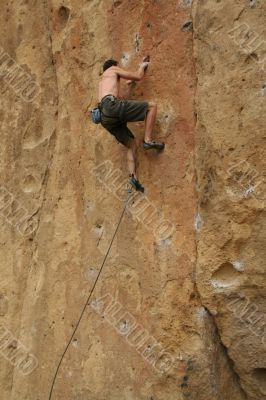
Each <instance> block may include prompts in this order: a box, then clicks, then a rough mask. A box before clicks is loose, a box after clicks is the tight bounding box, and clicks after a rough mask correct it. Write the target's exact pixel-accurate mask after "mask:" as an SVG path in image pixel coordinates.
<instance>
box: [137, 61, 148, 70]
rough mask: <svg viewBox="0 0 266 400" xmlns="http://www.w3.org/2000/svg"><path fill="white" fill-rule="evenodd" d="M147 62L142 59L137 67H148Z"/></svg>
mask: <svg viewBox="0 0 266 400" xmlns="http://www.w3.org/2000/svg"><path fill="white" fill-rule="evenodd" d="M149 64H150V63H149V62H148V61H142V62H141V63H140V64H139V67H140V68H142V69H144V71H145V70H146V69H147V68H148V66H149Z"/></svg>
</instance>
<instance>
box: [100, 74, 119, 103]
mask: <svg viewBox="0 0 266 400" xmlns="http://www.w3.org/2000/svg"><path fill="white" fill-rule="evenodd" d="M119 78H120V77H119V75H118V74H117V72H116V67H111V68H108V69H107V70H106V71H104V73H103V75H102V80H101V82H100V83H99V101H101V99H102V98H103V97H104V96H106V95H108V94H112V95H113V96H115V97H117V96H118V93H119V81H120V79H119Z"/></svg>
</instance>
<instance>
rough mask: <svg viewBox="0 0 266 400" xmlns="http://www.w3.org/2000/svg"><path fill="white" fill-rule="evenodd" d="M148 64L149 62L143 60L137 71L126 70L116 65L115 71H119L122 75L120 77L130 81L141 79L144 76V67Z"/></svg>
mask: <svg viewBox="0 0 266 400" xmlns="http://www.w3.org/2000/svg"><path fill="white" fill-rule="evenodd" d="M148 65H149V63H148V62H142V63H141V64H140V66H139V69H138V71H137V72H130V71H125V70H124V69H122V68H119V67H114V71H115V72H116V73H117V75H118V76H120V78H123V79H127V80H130V81H140V80H141V79H142V78H143V76H144V69H145V67H147V66H148Z"/></svg>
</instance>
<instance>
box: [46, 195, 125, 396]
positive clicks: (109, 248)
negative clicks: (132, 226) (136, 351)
mask: <svg viewBox="0 0 266 400" xmlns="http://www.w3.org/2000/svg"><path fill="white" fill-rule="evenodd" d="M128 193H129V195H128V198H127V200H126V203H125V206H124V208H123V211H122V214H121V216H120V218H119V221H118V224H117V227H116V229H115V232H114V234H113V237H112V240H111V242H110V245H109V247H108V250H107V253H106V254H105V257H104V259H103V262H102V265H101V268H100V270H99V272H98V274H97V277H96V279H95V282H94V284H93V286H92V289H91V291H90V293H89V295H88V298H87V300H86V303H85V305H84V307H83V308H82V311H81V314H80V317H79V319H78V322H77V324H76V326H75V329H74V331H73V333H72V335H71V337H70V339H69V341H68V343H67V346H66V348H65V350H64V352H63V354H62V356H61V358H60V360H59V363H58V365H57V368H56V371H55V374H54V378H53V382H52V386H51V390H50V394H49V400H51V399H52V395H53V390H54V385H55V381H56V378H57V375H58V372H59V369H60V366H61V364H62V362H63V359H64V357H65V355H66V353H67V350H68V348H69V346H70V344H71V342H72V339H73V337H74V336H75V333H76V332H77V330H78V327H79V325H80V322H81V320H82V317H83V315H84V313H85V310H86V307H87V305H88V303H89V301H90V299H91V296H92V293H93V291H94V289H95V287H96V284H97V282H98V280H99V278H100V275H101V273H102V270H103V267H104V264H105V262H106V260H107V257H108V255H109V253H110V250H111V247H112V244H113V241H114V239H115V237H116V234H117V232H118V229H119V226H120V224H121V221H122V219H123V216H124V214H125V211H126V207H127V204H128V201H129V199H130V193H131V191H129V192H128Z"/></svg>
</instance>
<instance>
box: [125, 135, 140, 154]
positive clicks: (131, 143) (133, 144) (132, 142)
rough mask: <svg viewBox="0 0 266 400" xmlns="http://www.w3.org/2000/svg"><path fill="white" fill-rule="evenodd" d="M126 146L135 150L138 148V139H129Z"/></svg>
mask: <svg viewBox="0 0 266 400" xmlns="http://www.w3.org/2000/svg"><path fill="white" fill-rule="evenodd" d="M126 147H127V148H128V149H130V150H133V151H135V150H136V149H137V143H136V140H135V139H133V138H132V139H129V140H128V142H127V144H126Z"/></svg>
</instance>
